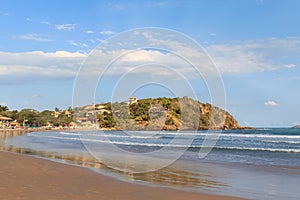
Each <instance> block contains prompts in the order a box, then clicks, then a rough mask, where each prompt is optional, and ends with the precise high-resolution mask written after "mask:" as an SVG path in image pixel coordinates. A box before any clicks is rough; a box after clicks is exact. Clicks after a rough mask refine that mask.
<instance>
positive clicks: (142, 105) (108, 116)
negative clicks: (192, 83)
mask: <svg viewBox="0 0 300 200" xmlns="http://www.w3.org/2000/svg"><path fill="white" fill-rule="evenodd" d="M103 105H104V106H105V109H107V110H108V111H109V112H104V113H102V114H98V115H97V120H98V122H99V125H100V127H101V128H116V129H123V130H158V129H159V130H178V129H180V130H187V129H200V130H201V129H203V130H207V129H236V128H239V126H238V123H237V121H236V120H235V119H234V118H233V117H232V116H231V115H230V114H229V113H228V112H226V111H224V110H222V109H220V108H217V107H215V106H212V105H211V104H208V103H206V104H203V103H201V102H199V101H195V100H193V99H190V98H188V97H183V98H166V97H163V98H157V99H151V98H148V99H142V100H138V102H137V103H133V104H131V105H128V104H127V103H125V102H123V103H113V104H110V103H106V104H103Z"/></svg>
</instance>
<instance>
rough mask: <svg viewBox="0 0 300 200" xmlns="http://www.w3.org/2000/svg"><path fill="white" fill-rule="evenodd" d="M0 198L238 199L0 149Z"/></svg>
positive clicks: (110, 199) (107, 199) (73, 199)
mask: <svg viewBox="0 0 300 200" xmlns="http://www.w3.org/2000/svg"><path fill="white" fill-rule="evenodd" d="M0 198H1V199H2V200H17V199H22V200H26V199H30V200H35V199H37V200H43V199H49V200H50V199H53V200H59V199H72V200H77V199H84V200H88V199H91V200H92V199H95V200H96V199H97V200H99V199H105V200H115V199H122V200H126V199H127V200H136V199H143V200H147V199H155V200H160V199H163V200H165V199H172V200H176V199H184V200H185V199H188V200H193V199H197V200H199V199H203V200H205V199H207V200H212V199H221V200H222V199H224V200H225V199H228V200H229V199H238V198H233V197H223V196H217V195H209V194H202V193H193V192H185V191H179V190H175V189H170V188H164V187H152V186H145V185H139V184H134V183H127V182H122V181H119V180H116V179H114V178H111V177H107V176H104V175H100V174H98V173H95V172H92V171H91V170H89V169H86V168H82V167H76V166H71V165H66V164H61V163H56V162H52V161H48V160H44V159H38V158H34V157H30V156H25V155H17V154H13V153H8V152H0Z"/></svg>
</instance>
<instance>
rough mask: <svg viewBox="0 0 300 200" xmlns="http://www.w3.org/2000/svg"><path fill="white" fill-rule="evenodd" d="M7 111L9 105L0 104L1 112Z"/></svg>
mask: <svg viewBox="0 0 300 200" xmlns="http://www.w3.org/2000/svg"><path fill="white" fill-rule="evenodd" d="M5 111H8V107H7V106H2V105H0V112H5Z"/></svg>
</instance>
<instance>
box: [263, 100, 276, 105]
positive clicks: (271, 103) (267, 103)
mask: <svg viewBox="0 0 300 200" xmlns="http://www.w3.org/2000/svg"><path fill="white" fill-rule="evenodd" d="M264 105H265V106H278V105H279V104H278V103H276V102H275V101H266V102H265V103H264Z"/></svg>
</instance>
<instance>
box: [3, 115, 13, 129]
mask: <svg viewBox="0 0 300 200" xmlns="http://www.w3.org/2000/svg"><path fill="white" fill-rule="evenodd" d="M12 120H13V119H12V118H10V117H3V116H0V128H7V127H9V126H10V124H9V123H10V122H11V121H12Z"/></svg>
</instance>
